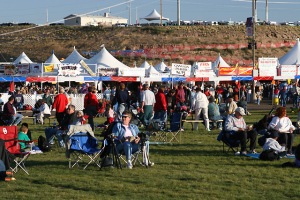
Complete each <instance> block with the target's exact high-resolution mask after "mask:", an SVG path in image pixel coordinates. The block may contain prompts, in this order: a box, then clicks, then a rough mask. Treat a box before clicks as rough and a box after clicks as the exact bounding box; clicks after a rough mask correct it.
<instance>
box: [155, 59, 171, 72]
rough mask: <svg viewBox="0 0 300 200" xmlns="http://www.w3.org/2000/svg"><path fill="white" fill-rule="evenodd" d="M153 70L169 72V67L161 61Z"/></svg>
mask: <svg viewBox="0 0 300 200" xmlns="http://www.w3.org/2000/svg"><path fill="white" fill-rule="evenodd" d="M154 68H155V69H156V70H157V71H159V72H169V71H170V69H169V67H168V66H167V65H166V64H165V63H164V62H163V61H162V62H160V63H158V64H157V65H155V66H154Z"/></svg>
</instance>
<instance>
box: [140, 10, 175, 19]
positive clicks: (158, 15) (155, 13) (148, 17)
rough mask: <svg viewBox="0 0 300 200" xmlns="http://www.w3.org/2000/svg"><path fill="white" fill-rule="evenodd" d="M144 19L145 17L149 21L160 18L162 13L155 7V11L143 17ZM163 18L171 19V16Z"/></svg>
mask: <svg viewBox="0 0 300 200" xmlns="http://www.w3.org/2000/svg"><path fill="white" fill-rule="evenodd" d="M142 19H145V20H148V21H152V20H160V14H159V13H158V12H157V11H156V10H155V9H153V11H152V12H151V13H150V14H149V15H147V16H146V17H143V18H142ZM162 20H169V18H165V17H162Z"/></svg>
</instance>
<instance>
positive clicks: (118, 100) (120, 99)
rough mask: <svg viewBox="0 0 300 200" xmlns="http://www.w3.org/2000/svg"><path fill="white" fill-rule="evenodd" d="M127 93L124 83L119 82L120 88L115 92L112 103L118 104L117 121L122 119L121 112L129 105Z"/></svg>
mask: <svg viewBox="0 0 300 200" xmlns="http://www.w3.org/2000/svg"><path fill="white" fill-rule="evenodd" d="M129 101H130V99H129V93H128V90H127V89H126V87H125V84H124V83H121V84H120V88H119V89H118V90H117V91H116V92H115V97H114V99H113V105H115V104H118V108H117V114H118V119H119V121H121V120H122V113H123V112H124V111H125V110H126V109H127V108H128V107H129Z"/></svg>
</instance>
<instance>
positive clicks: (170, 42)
mask: <svg viewBox="0 0 300 200" xmlns="http://www.w3.org/2000/svg"><path fill="white" fill-rule="evenodd" d="M256 33H257V34H256V41H257V46H258V48H257V50H256V57H281V56H283V55H284V54H285V53H286V52H288V51H289V50H290V49H291V47H292V46H293V45H294V44H295V40H296V38H298V37H299V36H300V27H297V26H295V27H290V26H257V29H256ZM248 40H249V38H248V37H246V34H245V26H181V27H127V28H123V27H115V28H103V27H66V26H46V27H38V28H31V27H24V26H22V27H21V26H15V27H0V53H1V54H0V62H5V61H10V58H13V59H16V58H17V57H18V56H19V55H20V54H21V53H22V52H25V53H26V54H27V55H28V57H29V58H30V59H31V60H32V61H34V62H44V61H45V60H46V59H48V57H49V56H50V55H51V51H52V50H54V51H55V55H56V56H57V57H58V58H66V57H67V56H68V55H69V54H70V53H71V52H72V51H73V47H74V46H75V47H76V49H77V50H78V52H79V53H81V54H82V53H83V52H85V51H98V50H99V48H100V46H101V45H102V44H105V47H106V48H107V50H109V51H110V50H140V49H143V50H144V51H143V52H142V53H140V54H135V53H123V52H121V53H120V52H119V53H117V54H115V56H116V57H117V58H118V59H119V60H120V61H122V62H124V63H125V64H127V65H129V66H132V65H133V62H134V61H136V63H137V66H139V65H141V64H142V62H143V61H144V60H145V59H146V60H147V61H149V62H152V63H153V64H154V65H155V64H157V63H158V62H159V60H161V59H162V58H164V59H165V62H166V63H167V64H169V65H170V64H171V63H172V62H180V63H186V64H187V63H192V62H194V61H214V60H215V59H216V58H217V56H218V53H220V54H221V56H222V57H223V58H224V60H225V61H226V62H228V63H229V64H232V65H235V64H236V62H239V63H240V64H241V65H242V64H245V65H247V64H249V63H250V62H251V60H252V51H251V50H249V49H248V48H247V45H248ZM126 52H131V51H126Z"/></svg>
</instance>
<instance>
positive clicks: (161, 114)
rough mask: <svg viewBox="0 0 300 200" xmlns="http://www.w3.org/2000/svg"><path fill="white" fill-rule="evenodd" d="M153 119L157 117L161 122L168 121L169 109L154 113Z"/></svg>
mask: <svg viewBox="0 0 300 200" xmlns="http://www.w3.org/2000/svg"><path fill="white" fill-rule="evenodd" d="M153 119H157V120H159V121H161V122H166V121H167V111H163V110H162V111H158V112H155V113H154V117H153Z"/></svg>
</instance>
